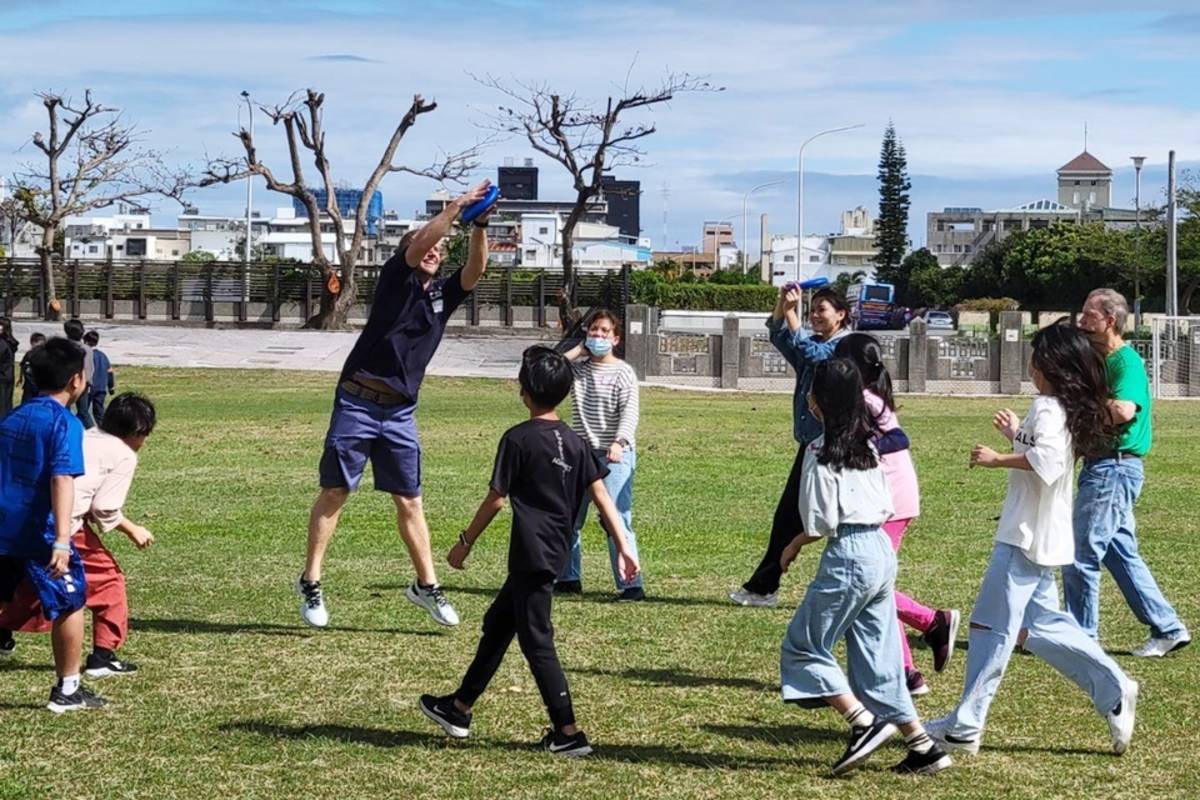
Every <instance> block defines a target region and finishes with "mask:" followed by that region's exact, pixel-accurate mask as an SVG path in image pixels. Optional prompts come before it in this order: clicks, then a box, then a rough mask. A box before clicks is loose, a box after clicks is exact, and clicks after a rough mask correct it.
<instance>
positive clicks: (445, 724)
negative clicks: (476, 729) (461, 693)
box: [417, 694, 471, 739]
mask: <svg viewBox="0 0 1200 800" xmlns="http://www.w3.org/2000/svg"><path fill="white" fill-rule="evenodd" d="M417 705H418V706H419V707H420V709H421V713H422V714H424V715H425V716H427V717H429V718H430V719H431V720H433V721H434V722H436V723H437V724H438V725H441V726H442V730H444V731H445V732H446V735H448V736H453V737H454V738H455V739H465V738H467V737H468V736H469V735H470V734H471V715H470V714H464V713H463V712H461V711H459V710H458V707H457V706H455V705H454V695H452V694H448V695H446V696H444V697H434V696H433V695H431V694H423V695H421V699H420V700H418V701H417Z"/></svg>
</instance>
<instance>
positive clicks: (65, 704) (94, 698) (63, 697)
mask: <svg viewBox="0 0 1200 800" xmlns="http://www.w3.org/2000/svg"><path fill="white" fill-rule="evenodd" d="M106 705H108V701H107V700H105V699H104V698H103V697H101V696H100V695H98V694H96V693H95V692H93V691H92V690H91V689H85V688H84V687H82V686H80V687H79V688H78V689H76V690H75V692H74V693H73V694H64V693H63V690H62V687H61V686H55V687H54V688H53V689H51V690H50V702H49V703H47V704H46V708H48V709H50V710H51V711H53V712H54V713H55V714H65V713H66V712H68V711H91V710H94V709H97V708H104V707H105V706H106Z"/></svg>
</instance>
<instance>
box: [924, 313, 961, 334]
mask: <svg viewBox="0 0 1200 800" xmlns="http://www.w3.org/2000/svg"><path fill="white" fill-rule="evenodd" d="M925 324H926V325H928V326H929V328H930V330H937V331H952V330H954V317H952V316H950V314H949V313H948V312H946V311H929V312H926V314H925Z"/></svg>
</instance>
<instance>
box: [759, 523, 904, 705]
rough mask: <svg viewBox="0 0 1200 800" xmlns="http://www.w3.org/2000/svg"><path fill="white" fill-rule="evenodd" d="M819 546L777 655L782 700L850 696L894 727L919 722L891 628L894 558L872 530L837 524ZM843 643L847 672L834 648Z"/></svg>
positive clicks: (882, 536) (896, 633)
mask: <svg viewBox="0 0 1200 800" xmlns="http://www.w3.org/2000/svg"><path fill="white" fill-rule="evenodd" d="M838 534H839V535H838V536H836V537H834V538H831V539H830V540H829V542H828V543H827V544H826V545H825V551H824V552H823V553H822V554H821V560H820V562H819V563H818V565H817V572H816V574H815V575H814V576H813V579H812V582H811V583H809V584H808V591H806V592H805V593H804V600H803V602H801V603H800V607H799V608H797V609H796V614H795V616H793V617H792V621H791V624H789V625H788V629H787V633H786V634H785V635H784V637H783V648H782V651H781V653H780V657H779V676H780V683H781V685H782V689H781V693H782V695H783V699H784V701H785V702H789V701H790V702H798V703H799V704H801V705H804V706H811V705H812V703H811V702H809V701H812V700H815V699H818V698H825V697H831V696H833V695H838V694H853V695H854V696H855V697H857V698H858V700H859V702H860V703H862V704H863V705H864V706H866V708H867V710H868V711H870V712H871V713H872V714H873V715H875V716H876V717H879V718H880V719H883V720H886V721H888V722H891V723H893V724H896V725H903V724H905V723H908V722H914V721H916V719H917V712H916V709H915V708H913V703H912V698H911V697H910V696H909V694H908V686H907V684H906V683H905V680H904V663H903V658H902V656H901V653H900V630H899V628H898V627H897V626H896V600H895V595H894V592H895V588H896V554H895V553H894V552H892V545H891V542H889V541H888V538H887V536H886V535H885V534H884V533H883V531H882V530H880V529H879V528H877V527H866V526H849V525H846V526H842V527H841V528H839V529H838ZM843 638H844V639H845V640H846V670H847V672H848V673H849V678H848V679H847V674H846V672H842V668H841V666H839V665H838V662H837V659H835V658H834V657H833V649H834V647H836V646H837V643H838V642H840V641H841V640H842V639H843Z"/></svg>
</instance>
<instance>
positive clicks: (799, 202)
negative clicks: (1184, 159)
mask: <svg viewBox="0 0 1200 800" xmlns="http://www.w3.org/2000/svg"><path fill="white" fill-rule="evenodd" d="M863 127H866V126H865V125H864V123H861V122H859V123H857V124H855V125H843V126H841V127H840V128H830V129H829V130H824V131H821V132H820V133H814V134H813V135H812V136H810V137H808V138H807V139H805V140H804V141H803V142H802V143H801V145H800V159H799V160H800V165H799V169H798V170H797V172H796V184H797V187H796V193H797V194H796V270H797V272H796V274H797V276H799V275H800V272H799V270H800V262H801V260H802V259H803V258H804V148H806V147H808V145H809V144H810V143H811V142H812V141H813V140H814V139H820V138H821V137H822V136H828V135H829V134H831V133H839V132H841V131H852V130H854V129H855V128H863Z"/></svg>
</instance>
